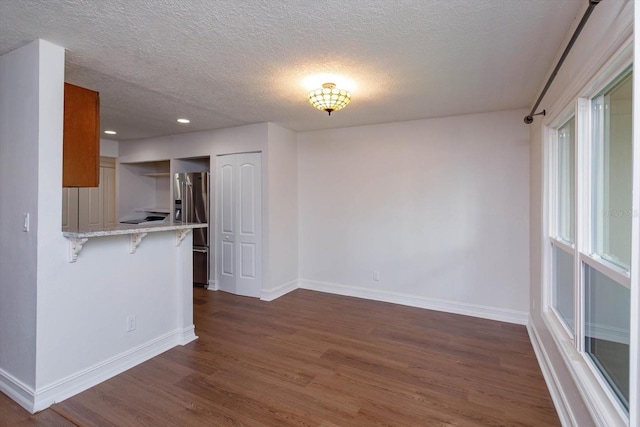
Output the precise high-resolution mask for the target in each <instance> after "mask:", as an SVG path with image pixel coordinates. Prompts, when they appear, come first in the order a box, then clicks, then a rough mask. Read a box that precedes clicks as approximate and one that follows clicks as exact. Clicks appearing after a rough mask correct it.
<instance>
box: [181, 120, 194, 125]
mask: <svg viewBox="0 0 640 427" xmlns="http://www.w3.org/2000/svg"><path fill="white" fill-rule="evenodd" d="M178 123H182V124H184V125H186V124H189V123H191V120H189V119H178Z"/></svg>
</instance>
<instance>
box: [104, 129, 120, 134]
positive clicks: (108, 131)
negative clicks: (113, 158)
mask: <svg viewBox="0 0 640 427" xmlns="http://www.w3.org/2000/svg"><path fill="white" fill-rule="evenodd" d="M104 133H106V134H107V135H115V134H116V133H117V132H116V131H115V130H105V131H104Z"/></svg>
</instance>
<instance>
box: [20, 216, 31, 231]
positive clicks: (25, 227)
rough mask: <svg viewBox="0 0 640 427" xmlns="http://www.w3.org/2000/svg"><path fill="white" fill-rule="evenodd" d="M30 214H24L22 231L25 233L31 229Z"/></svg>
mask: <svg viewBox="0 0 640 427" xmlns="http://www.w3.org/2000/svg"><path fill="white" fill-rule="evenodd" d="M30 216H31V215H29V214H28V213H26V214H24V222H23V223H22V231H24V232H25V233H26V232H28V231H29V220H30Z"/></svg>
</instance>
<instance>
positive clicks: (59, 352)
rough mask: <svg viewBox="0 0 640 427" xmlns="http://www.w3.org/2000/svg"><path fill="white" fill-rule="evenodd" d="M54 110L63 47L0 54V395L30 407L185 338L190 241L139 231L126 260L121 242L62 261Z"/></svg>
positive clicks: (188, 333)
mask: <svg viewBox="0 0 640 427" xmlns="http://www.w3.org/2000/svg"><path fill="white" fill-rule="evenodd" d="M63 103H64V49H63V48H61V47H58V46H55V45H53V44H51V43H48V42H45V41H36V42H33V43H31V44H29V45H27V46H25V47H23V48H21V49H18V50H16V51H14V52H11V53H9V54H7V55H4V56H3V57H2V58H0V125H1V126H0V129H1V130H0V149H1V151H0V153H1V156H0V159H2V160H0V161H1V162H2V163H1V164H0V166H1V167H0V188H1V189H2V194H1V196H2V198H3V200H7V199H8V200H11V203H2V204H1V205H0V206H1V207H0V212H1V213H2V215H1V221H0V232H1V233H2V239H0V248H1V249H2V252H1V254H0V277H1V282H0V283H1V285H0V343H1V344H0V388H1V389H2V391H4V392H5V393H7V394H8V395H9V396H11V397H12V398H14V399H15V400H16V401H18V403H20V404H21V405H23V406H24V407H25V408H26V409H28V410H30V411H33V410H39V409H43V408H44V407H46V406H48V405H50V404H51V403H53V402H54V401H60V400H62V399H64V398H66V397H68V396H70V395H72V394H75V393H77V392H80V391H82V390H84V389H86V388H88V387H91V386H92V385H94V384H97V383H98V382H100V381H103V380H105V379H107V378H109V377H111V376H113V375H115V374H118V373H120V372H122V371H123V370H125V369H128V368H129V367H131V366H134V365H135V364H137V363H140V362H142V361H144V360H146V359H148V358H150V357H153V356H154V355H156V354H158V353H159V352H162V351H164V350H166V349H168V348H171V347H173V346H174V345H176V344H183V343H186V342H188V341H189V340H191V339H193V338H194V334H193V313H192V284H191V269H192V267H191V242H192V241H191V235H188V236H187V238H186V239H185V240H184V242H183V244H182V245H181V246H178V247H176V243H175V242H176V236H175V233H171V232H168V233H153V234H150V235H149V236H147V237H146V238H145V239H144V240H143V242H142V244H141V245H140V247H139V248H138V250H137V252H136V253H135V254H129V239H128V238H127V236H115V237H100V238H94V239H91V240H90V241H89V242H88V243H86V244H85V247H84V249H83V250H82V252H81V253H80V255H79V258H78V261H77V262H76V263H69V240H68V239H66V238H64V237H63V235H62V232H61V230H60V223H61V214H62V198H61V197H60V194H61V192H62V129H63ZM25 212H28V213H30V214H31V229H30V232H28V233H24V232H23V231H22V216H23V213H25ZM127 315H137V316H138V318H137V320H138V321H137V329H136V330H135V331H133V332H129V333H127V332H126V316H127Z"/></svg>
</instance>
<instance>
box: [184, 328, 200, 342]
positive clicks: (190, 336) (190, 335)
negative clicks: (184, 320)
mask: <svg viewBox="0 0 640 427" xmlns="http://www.w3.org/2000/svg"><path fill="white" fill-rule="evenodd" d="M181 334H182V338H181V340H180V345H186V344H189V343H190V342H191V341H195V340H197V339H198V336H197V335H196V327H195V326H194V325H191V326H189V327H188V328H184V329H183V330H182V332H181Z"/></svg>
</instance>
